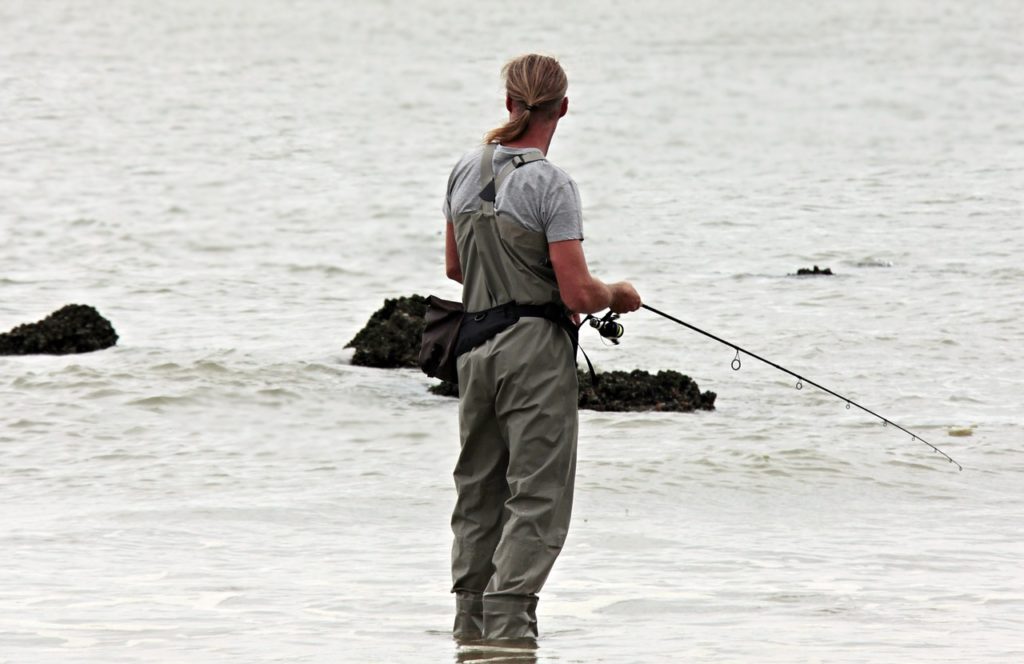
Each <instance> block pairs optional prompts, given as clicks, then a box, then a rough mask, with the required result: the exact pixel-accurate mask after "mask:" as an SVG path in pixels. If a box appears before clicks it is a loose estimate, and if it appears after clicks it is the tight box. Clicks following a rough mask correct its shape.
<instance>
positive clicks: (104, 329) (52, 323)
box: [0, 304, 117, 355]
mask: <svg viewBox="0 0 1024 664" xmlns="http://www.w3.org/2000/svg"><path fill="white" fill-rule="evenodd" d="M116 343H117V332H115V331H114V326H113V325H111V324H110V321H108V320H107V319H106V318H104V317H103V316H101V315H100V313H99V312H98V311H96V310H95V309H94V308H92V307H90V306H88V305H85V304H68V305H65V306H63V307H61V308H60V309H58V310H57V311H55V312H53V313H52V314H50V315H49V316H47V317H46V318H44V319H43V320H41V321H39V322H38V323H26V324H24V325H19V326H18V327H16V328H14V329H13V330H11V331H10V332H7V333H6V334H0V355H36V354H46V355H68V354H70V353H90V352H92V351H94V350H102V349H104V348H109V347H111V346H113V345H115V344H116Z"/></svg>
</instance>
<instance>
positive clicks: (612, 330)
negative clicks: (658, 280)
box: [587, 304, 964, 471]
mask: <svg viewBox="0 0 1024 664" xmlns="http://www.w3.org/2000/svg"><path fill="white" fill-rule="evenodd" d="M640 306H641V307H643V308H644V309H647V310H648V311H650V312H651V313H655V314H658V315H659V316H662V317H664V318H667V319H668V320H670V321H672V322H673V323H678V324H679V325H682V326H683V327H686V328H689V329H691V330H693V331H694V332H698V333H700V334H703V335H704V336H706V337H710V338H711V339H714V340H715V341H717V342H718V343H720V344H724V345H726V346H729V347H730V348H732V349H733V350H735V351H736V357H734V358H733V360H732V362H730V366H731V367H732V370H733V371H739V370H740V367H741V366H742V365H743V362H742V361H741V360H740V354H741V353H742V354H744V355H749V356H750V357H752V358H754V359H755V360H760V361H761V362H764V363H765V364H767V365H768V366H770V367H774V368H775V369H778V370H779V371H782V372H784V373H787V374H789V375H790V376H793V377H794V378H796V389H798V390H802V389H803V388H804V383H807V384H808V385H813V386H814V387H816V388H818V389H819V390H821V391H822V392H827V393H828V394H831V395H832V396H834V397H836V398H837V399H839V400H840V401H845V402H846V409H847V410H849V409H850V406H856V407H857V408H860V409H861V410H863V411H864V412H865V413H868V414H869V415H872V416H874V417H877V418H878V419H879V420H881V421H882V425H883V426H888V425H890V424H891V425H892V426H894V427H896V428H897V429H899V430H900V431H902V432H904V433H906V434H908V435H909V436H910V437H911V439H912V440H919V441H921V442H922V443H924V444H925V445H927V446H928V447H930V448H932V450H933V451H934V452H937V453H939V454H941V455H942V456H944V457H945V458H946V459H947V460H948V461H949V462H950V463H951V464H953V465H954V466H956V467H957V469H959V470H960V471H963V469H964V467H963V466H961V465H960V464H959V463H957V462H956V461H954V460H953V457H951V456H949V455H948V454H946V453H945V452H943V451H942V450H940V449H939V448H938V447H936V446H935V445H932V444H931V443H929V442H928V441H927V440H925V439H924V438H922V437H921V436H919V435H917V434H916V433H914V432H913V431H910V430H908V429H904V428H903V427H901V426H900V425H899V424H896V423H895V422H893V421H892V420H890V419H889V418H887V417H882V416H881V415H879V414H878V413H876V412H875V411H873V410H871V409H870V408H865V407H864V406H862V405H860V404H859V403H857V402H856V401H854V400H853V399H850V398H849V397H845V396H843V395H842V394H839V393H838V392H833V391H832V390H830V389H828V388H827V387H824V386H822V385H819V384H818V383H816V382H814V381H813V380H810V379H809V378H805V377H803V376H801V375H800V374H797V373H794V372H792V371H790V370H789V369H787V368H786V367H783V366H780V365H778V364H776V363H775V362H772V361H771V360H766V359H765V358H763V357H761V356H760V355H758V354H757V353H752V352H750V351H749V350H747V349H746V348H743V347H741V346H738V345H736V344H734V343H732V342H731V341H726V340H725V339H723V338H721V337H718V336H715V335H714V334H711V333H710V332H706V331H704V330H702V329H700V328H699V327H697V326H695V325H691V324H689V323H687V322H686V321H683V320H679V319H678V318H676V317H675V316H670V315H669V314H667V313H665V312H664V311H659V310H658V309H655V308H654V307H651V306H648V305H646V304H641V305H640ZM587 318H588V319H590V324H591V326H592V327H594V328H596V329H597V331H598V333H599V334H600V335H601V336H602V337H605V338H607V339H611V340H612V342H613V343H618V341H617V339H618V338H619V337H621V336H622V334H623V331H624V330H623V328H622V324H621V323H618V322H617V321H616V319H617V318H618V314H613V313H611V312H609V313H608V314H606V315H605V316H604V317H603V318H600V319H597V318H593V317H592V316H588V317H587Z"/></svg>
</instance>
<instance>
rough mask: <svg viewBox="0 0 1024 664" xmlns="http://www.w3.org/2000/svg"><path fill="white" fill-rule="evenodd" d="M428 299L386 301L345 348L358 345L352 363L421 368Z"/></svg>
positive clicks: (395, 367)
mask: <svg viewBox="0 0 1024 664" xmlns="http://www.w3.org/2000/svg"><path fill="white" fill-rule="evenodd" d="M426 312H427V298H425V297H422V296H420V295H412V296H409V297H399V298H395V299H387V300H384V306H383V307H381V308H380V309H379V310H377V311H376V312H374V314H373V315H372V316H370V320H369V321H368V322H367V323H366V327H364V328H363V329H361V330H360V331H359V332H358V333H357V334H356V336H354V337H352V341H350V342H348V343H347V344H346V345H345V348H355V349H356V352H355V354H354V355H353V356H352V364H358V365H361V366H364V367H377V368H381V369H397V368H407V367H412V368H417V367H419V364H418V362H417V357H418V356H419V352H420V339H421V337H422V336H423V324H424V323H423V316H424V315H425V314H426Z"/></svg>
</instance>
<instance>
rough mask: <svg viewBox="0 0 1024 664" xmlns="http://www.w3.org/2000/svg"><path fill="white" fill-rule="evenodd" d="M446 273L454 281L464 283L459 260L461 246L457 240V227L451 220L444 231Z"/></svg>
mask: <svg viewBox="0 0 1024 664" xmlns="http://www.w3.org/2000/svg"><path fill="white" fill-rule="evenodd" d="M444 273H445V274H446V275H448V278H449V279H451V280H452V281H457V282H458V283H460V284H461V283H462V263H461V262H460V261H459V247H458V245H457V244H456V242H455V228H454V227H453V226H452V223H451V222H450V221H449V222H448V223H447V224H445V232H444Z"/></svg>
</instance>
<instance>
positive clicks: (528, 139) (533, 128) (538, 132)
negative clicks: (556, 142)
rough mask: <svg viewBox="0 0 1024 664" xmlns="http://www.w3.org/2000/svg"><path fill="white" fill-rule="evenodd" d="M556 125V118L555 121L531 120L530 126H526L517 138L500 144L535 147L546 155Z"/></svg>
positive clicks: (508, 146)
mask: <svg viewBox="0 0 1024 664" xmlns="http://www.w3.org/2000/svg"><path fill="white" fill-rule="evenodd" d="M557 126H558V121H557V120H556V121H555V122H531V123H530V126H529V127H527V129H526V131H525V132H523V134H522V135H521V136H520V137H519V138H517V139H516V140H514V141H509V142H507V143H502V145H504V146H505V147H507V148H536V149H538V150H540V151H541V152H542V153H543V154H544V156H547V154H548V148H550V147H551V139H552V137H554V135H555V128H556V127H557Z"/></svg>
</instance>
